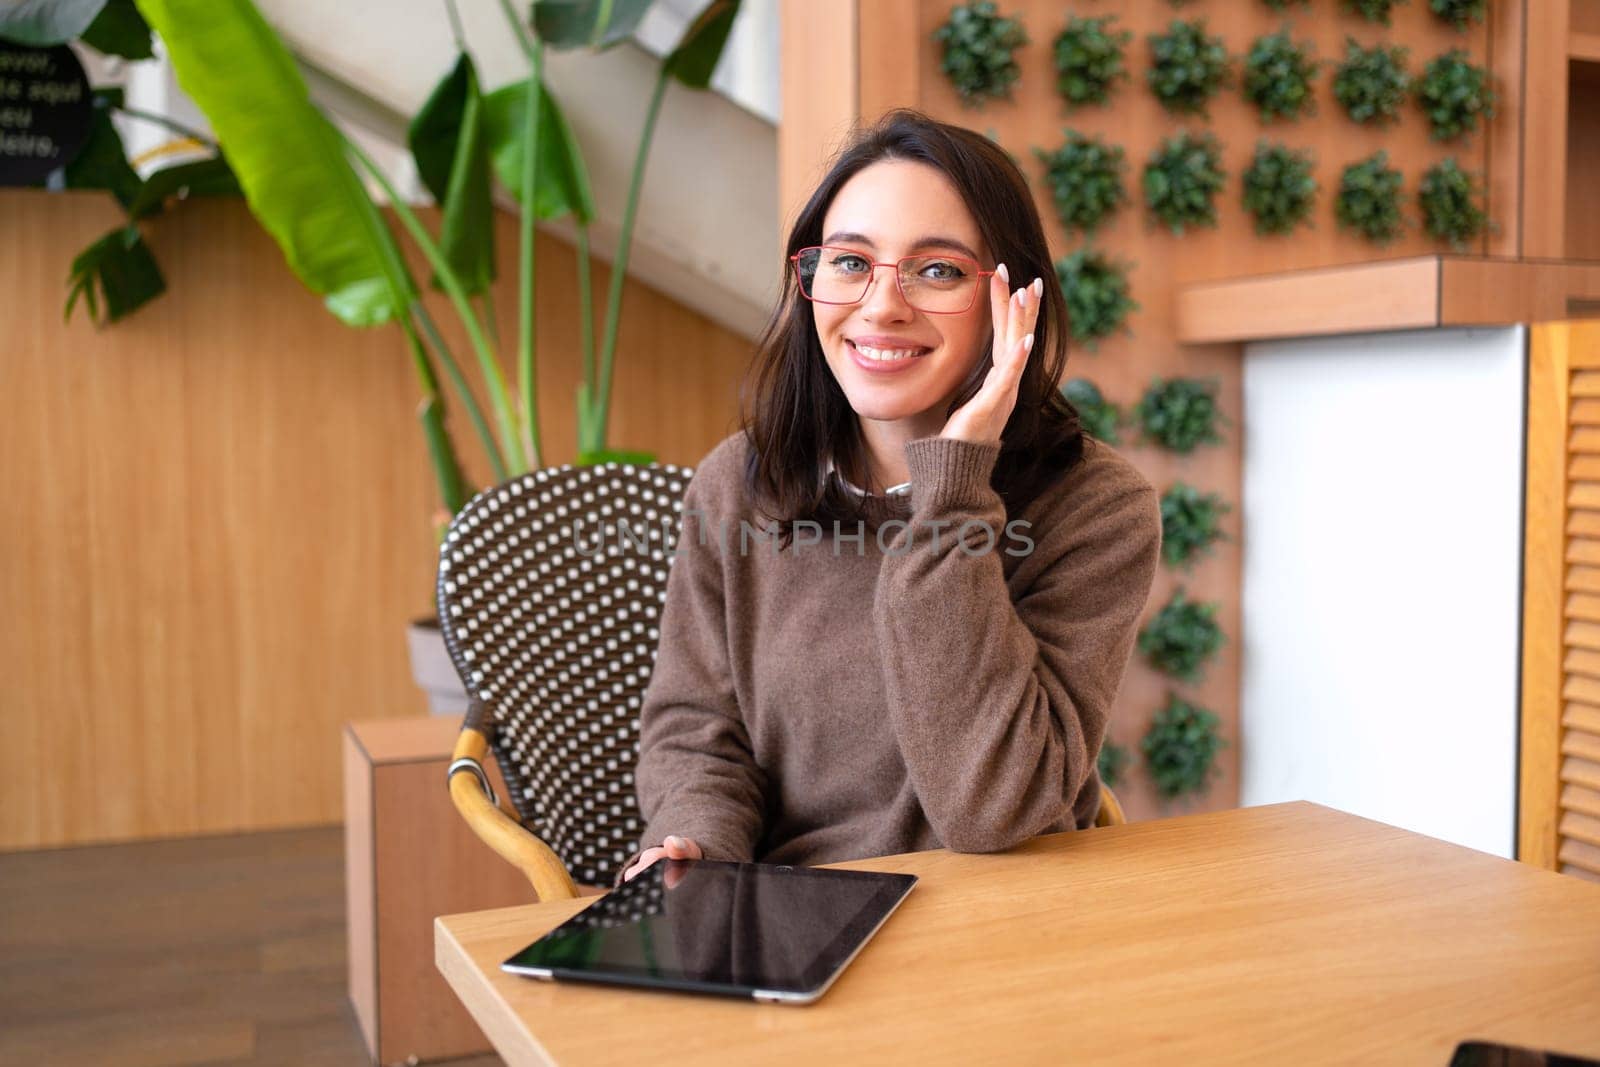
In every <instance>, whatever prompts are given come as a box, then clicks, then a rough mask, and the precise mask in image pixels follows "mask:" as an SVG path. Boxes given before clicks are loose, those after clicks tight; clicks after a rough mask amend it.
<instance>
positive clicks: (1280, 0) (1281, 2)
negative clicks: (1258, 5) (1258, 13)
mask: <svg viewBox="0 0 1600 1067" xmlns="http://www.w3.org/2000/svg"><path fill="white" fill-rule="evenodd" d="M1262 3H1264V4H1266V5H1267V6H1268V7H1270V8H1272V10H1274V11H1287V10H1289V8H1290V6H1291V5H1294V4H1299V5H1300V6H1301V7H1310V6H1311V0H1262Z"/></svg>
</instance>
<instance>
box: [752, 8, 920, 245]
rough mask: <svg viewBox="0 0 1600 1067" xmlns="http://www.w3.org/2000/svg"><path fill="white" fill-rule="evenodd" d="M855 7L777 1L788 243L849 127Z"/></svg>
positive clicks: (782, 206)
mask: <svg viewBox="0 0 1600 1067" xmlns="http://www.w3.org/2000/svg"><path fill="white" fill-rule="evenodd" d="M866 2H867V3H868V4H876V3H878V2H880V0H866ZM891 2H894V3H898V2H900V0H891ZM856 4H857V0H779V7H778V16H779V39H780V41H781V44H780V47H781V48H782V55H781V57H780V60H781V61H780V63H779V77H780V79H781V86H782V89H781V91H782V94H783V95H782V99H783V121H782V122H780V123H779V124H778V209H779V210H780V211H782V212H783V224H782V227H781V229H780V230H779V233H780V235H781V237H782V238H787V237H788V234H789V227H790V224H791V223H792V222H793V221H794V217H795V215H796V214H798V213H799V210H800V208H802V207H804V206H805V201H806V198H807V197H808V196H810V195H811V190H812V188H813V187H814V186H815V185H816V183H817V179H818V178H819V177H821V174H822V167H823V164H824V163H825V161H826V160H827V159H828V157H829V156H830V155H831V154H832V153H833V151H834V149H836V148H837V147H838V146H839V144H840V143H841V142H842V141H843V139H844V138H845V137H846V136H847V135H848V134H849V132H850V124H851V123H852V122H853V121H854V120H855V116H856V92H857V84H858V82H857V77H858V71H857V66H856V59H857V49H856V37H857V35H856Z"/></svg>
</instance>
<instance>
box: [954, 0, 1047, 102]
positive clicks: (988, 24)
mask: <svg viewBox="0 0 1600 1067" xmlns="http://www.w3.org/2000/svg"><path fill="white" fill-rule="evenodd" d="M933 39H934V40H935V41H937V42H938V43H939V45H940V46H941V48H942V53H941V57H940V62H939V69H940V70H941V71H943V72H944V76H945V77H946V78H948V79H949V80H950V84H951V85H953V86H955V89H956V92H957V93H959V94H960V95H961V102H962V103H963V104H965V105H966V106H967V107H982V106H983V104H984V102H985V101H987V100H991V99H995V98H1004V97H1009V96H1010V95H1011V87H1012V86H1013V85H1015V84H1016V81H1017V78H1018V77H1019V76H1020V75H1021V70H1020V69H1019V68H1018V66H1017V61H1016V51H1017V49H1018V48H1021V47H1022V46H1023V45H1025V44H1027V43H1028V34H1027V31H1026V30H1024V29H1023V28H1022V23H1021V22H1020V21H1019V20H1017V19H1014V18H1005V17H1003V16H1002V15H1001V14H1000V13H999V11H998V9H997V8H996V7H995V5H994V3H993V0H975V2H973V3H969V4H957V5H956V6H955V7H953V8H951V9H950V17H949V19H947V20H946V21H945V23H944V24H943V25H941V26H940V27H939V28H938V29H936V30H934V31H933Z"/></svg>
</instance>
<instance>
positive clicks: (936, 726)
mask: <svg viewBox="0 0 1600 1067" xmlns="http://www.w3.org/2000/svg"><path fill="white" fill-rule="evenodd" d="M788 257H789V261H790V269H789V270H788V272H787V273H786V275H785V282H784V289H783V294H782V297H781V299H780V301H779V303H778V308H777V310H776V311H775V312H774V315H773V318H772V320H771V322H770V323H769V325H768V327H767V329H766V331H765V333H764V334H763V336H762V339H761V341H760V344H759V350H758V354H757V357H756V366H755V373H754V375H753V377H752V383H753V391H752V393H753V395H752V393H747V394H746V412H745V415H744V418H743V423H744V428H743V429H742V430H741V431H740V432H739V433H736V434H734V435H732V436H730V437H729V438H727V439H726V440H724V441H723V442H722V443H721V444H719V445H718V446H717V447H716V448H715V449H714V450H713V451H712V452H711V454H710V455H709V456H707V457H706V459H705V460H704V461H703V462H702V463H701V465H700V466H699V467H698V469H697V470H696V471H695V474H694V477H693V478H692V479H691V480H690V483H689V486H688V489H687V492H686V495H685V499H684V507H685V515H684V525H683V530H682V533H681V540H680V542H679V546H678V551H677V555H675V556H674V563H673V566H672V570H671V573H670V575H669V578H668V582H667V594H666V603H665V606H664V609H663V612H662V618H661V638H660V646H659V650H658V652H657V656H656V662H655V667H654V671H653V674H652V676H651V681H650V684H649V687H648V688H647V690H646V693H645V696H644V701H643V707H642V709H641V719H640V747H639V764H638V769H637V772H636V786H637V789H638V795H639V805H640V809H641V811H642V812H643V814H644V816H645V818H646V819H647V826H646V829H645V832H644V834H643V836H642V839H641V841H640V851H639V852H638V853H636V854H635V855H634V857H633V858H631V859H630V860H629V861H628V862H627V863H626V864H624V867H623V870H622V871H621V872H620V876H621V877H622V878H632V877H634V876H636V875H637V874H638V873H639V872H640V871H643V870H644V869H645V868H647V867H648V866H650V865H651V864H652V863H654V862H655V861H656V860H658V859H661V858H663V857H670V858H699V857H706V858H711V859H729V860H752V859H754V860H760V861H763V862H770V863H800V864H815V863H826V862H830V861H836V860H848V859H856V858H861V857H866V856H877V855H888V854H893V853H898V852H908V851H913V850H919V849H929V848H939V847H948V848H952V849H957V850H960V851H996V850H1001V849H1005V848H1009V847H1011V846H1012V845H1015V844H1017V843H1018V842H1020V841H1022V840H1024V839H1026V838H1028V837H1030V836H1033V835H1035V834H1040V833H1048V832H1054V831H1059V830H1067V829H1072V828H1074V827H1085V826H1089V825H1091V824H1092V823H1093V821H1094V818H1095V815H1096V812H1097V811H1098V806H1099V797H1100V783H1099V776H1098V774H1097V772H1096V767H1095V763H1096V757H1097V755H1098V753H1099V750H1100V744H1101V742H1102V740H1103V739H1104V737H1105V728H1106V717H1107V714H1108V713H1109V712H1110V710H1111V706H1112V703H1113V702H1114V700H1115V698H1116V694H1117V689H1118V686H1119V685H1120V684H1121V678H1122V674H1123V671H1124V669H1125V668H1126V666H1127V662H1128V658H1129V656H1130V655H1131V653H1132V648H1133V642H1134V634H1135V628H1136V625H1137V620H1138V617H1139V614H1140V612H1141V611H1142V610H1143V608H1144V604H1145V601H1146V599H1147V597H1148V596H1149V592H1150V585H1151V582H1152V580H1153V577H1154V574H1155V566H1156V557H1157V553H1158V550H1159V547H1160V537H1161V520H1160V512H1159V507H1158V504H1157V501H1156V495H1155V491H1154V489H1153V488H1152V487H1151V485H1150V483H1149V482H1148V481H1147V480H1146V479H1145V478H1144V477H1143V476H1142V475H1141V474H1140V473H1139V472H1138V471H1137V470H1135V469H1134V467H1133V466H1132V465H1130V464H1129V463H1128V462H1127V461H1126V460H1124V459H1123V458H1122V457H1121V456H1119V455H1118V454H1117V453H1116V452H1114V451H1112V450H1111V449H1110V448H1108V447H1106V446H1105V445H1103V444H1100V443H1098V442H1095V441H1094V440H1093V439H1091V438H1086V437H1085V436H1084V435H1083V433H1082V432H1081V430H1080V427H1079V423H1078V418H1077V414H1076V412H1075V411H1074V410H1073V409H1072V407H1071V405H1070V404H1069V403H1067V401H1066V400H1065V399H1064V398H1063V397H1062V396H1061V394H1060V392H1059V385H1060V383H1061V376H1062V372H1063V370H1064V369H1065V364H1066V358H1067V331H1066V306H1065V302H1064V300H1063V299H1062V296H1061V293H1060V289H1059V287H1058V286H1056V285H1054V284H1046V283H1045V279H1046V278H1051V277H1052V275H1051V265H1050V254H1049V249H1048V247H1047V245H1046V242H1045V236H1044V229H1043V226H1042V225H1041V223H1040V220H1039V215H1038V212H1037V209H1036V208H1035V207H1034V204H1033V198H1032V195H1031V194H1030V192H1029V190H1028V186H1027V182H1026V180H1025V179H1024V178H1023V176H1022V174H1021V172H1020V171H1018V169H1017V167H1016V165H1015V164H1014V163H1012V162H1011V160H1010V159H1009V158H1008V157H1007V156H1006V154H1005V153H1004V151H1002V150H1001V149H1000V148H999V146H997V145H995V144H994V143H993V142H991V141H989V140H988V139H987V138H985V137H982V136H980V135H978V134H975V133H973V132H971V131H969V130H966V129H962V128H960V127H956V126H949V125H945V124H943V123H939V122H935V121H934V120H932V119H930V118H928V117H926V116H924V115H921V114H919V113H917V112H913V111H897V112H891V113H889V114H888V115H886V116H885V117H884V118H883V119H882V120H881V121H880V122H879V123H878V124H877V125H875V126H874V127H872V128H870V129H868V130H865V131H863V132H861V133H859V134H858V135H857V136H856V137H855V139H854V140H853V141H852V143H851V144H850V145H849V146H848V147H846V148H845V149H844V150H843V151H842V152H841V154H840V155H839V156H838V157H837V159H836V160H835V161H834V163H833V165H832V167H831V169H830V170H829V171H828V174H827V176H826V177H824V178H823V180H822V182H821V184H820V185H819V186H818V188H817V190H816V192H814V193H813V194H812V196H811V198H810V200H809V202H808V203H807V204H806V206H805V208H804V210H802V211H801V213H800V215H799V218H798V219H797V220H796V221H795V224H794V228H793V230H792V231H791V232H790V234H789V240H788ZM767 534H771V535H772V536H770V537H768V536H766V535H767Z"/></svg>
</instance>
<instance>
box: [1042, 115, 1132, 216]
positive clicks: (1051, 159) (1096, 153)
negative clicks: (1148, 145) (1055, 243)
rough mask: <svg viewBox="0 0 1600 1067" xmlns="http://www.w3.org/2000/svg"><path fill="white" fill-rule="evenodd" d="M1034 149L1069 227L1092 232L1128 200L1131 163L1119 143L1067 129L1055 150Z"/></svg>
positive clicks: (1058, 207)
mask: <svg viewBox="0 0 1600 1067" xmlns="http://www.w3.org/2000/svg"><path fill="white" fill-rule="evenodd" d="M1033 151H1034V155H1035V156H1037V157H1038V159H1039V162H1041V163H1043V164H1044V168H1045V173H1044V178H1045V182H1046V183H1047V184H1048V185H1049V186H1050V194H1051V198H1052V199H1053V200H1054V202H1055V205H1056V215H1057V217H1058V218H1060V219H1061V225H1063V226H1065V227H1067V228H1068V229H1071V230H1082V231H1083V232H1085V233H1093V232H1094V230H1095V228H1096V227H1098V226H1099V225H1100V224H1101V223H1102V222H1104V221H1105V219H1106V216H1107V215H1109V214H1111V212H1113V211H1115V210H1116V209H1117V207H1118V206H1119V205H1121V204H1122V203H1124V202H1125V201H1126V200H1127V199H1128V192H1127V189H1126V188H1124V186H1123V181H1122V175H1123V173H1124V172H1125V171H1126V170H1127V169H1128V162H1127V158H1126V156H1125V155H1124V153H1123V151H1122V149H1121V148H1120V147H1118V146H1117V145H1114V144H1107V143H1106V142H1104V141H1102V140H1101V139H1100V138H1098V137H1085V136H1084V135H1083V134H1081V133H1078V132H1077V131H1076V130H1067V131H1066V140H1065V141H1064V142H1063V143H1062V145H1061V147H1060V148H1057V149H1056V150H1055V151H1054V152H1046V151H1045V150H1044V149H1042V148H1035V149H1034V150H1033Z"/></svg>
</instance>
